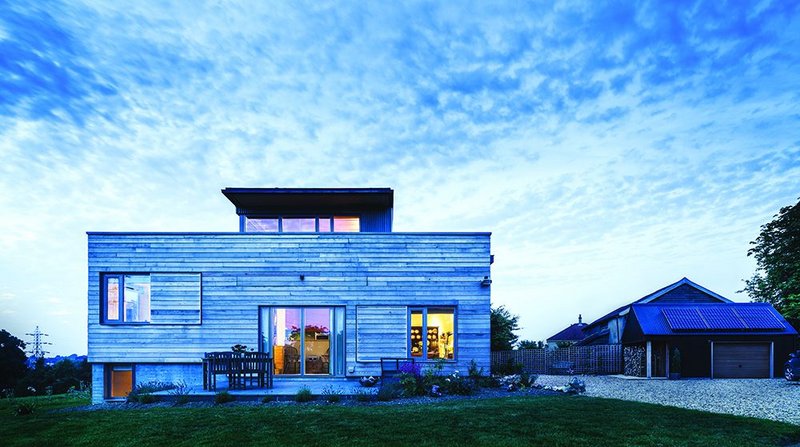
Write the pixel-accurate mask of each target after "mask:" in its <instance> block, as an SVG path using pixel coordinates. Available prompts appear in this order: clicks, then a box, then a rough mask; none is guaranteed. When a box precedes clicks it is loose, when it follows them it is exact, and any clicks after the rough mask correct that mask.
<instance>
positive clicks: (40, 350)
mask: <svg viewBox="0 0 800 447" xmlns="http://www.w3.org/2000/svg"><path fill="white" fill-rule="evenodd" d="M25 335H30V336H31V337H33V341H32V342H31V345H32V346H31V348H30V350H29V351H28V353H29V354H30V355H31V357H36V358H41V357H44V356H45V355H46V354H49V352H48V351H45V350H44V346H45V345H52V343H50V342H49V341H44V340H43V337H49V336H50V334H45V333H43V332H42V331H40V330H39V326H38V325H37V326H36V330H34V331H33V332H29V333H26V334H25Z"/></svg>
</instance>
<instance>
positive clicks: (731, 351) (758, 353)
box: [711, 343, 771, 379]
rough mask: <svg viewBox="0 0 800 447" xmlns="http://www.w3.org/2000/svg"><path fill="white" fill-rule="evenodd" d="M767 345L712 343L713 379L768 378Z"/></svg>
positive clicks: (768, 356)
mask: <svg viewBox="0 0 800 447" xmlns="http://www.w3.org/2000/svg"><path fill="white" fill-rule="evenodd" d="M770 351H771V346H770V344H769V343H714V345H713V348H712V351H711V352H712V354H711V355H712V357H713V358H712V364H713V369H712V371H713V373H712V374H713V375H712V377H714V378H719V379H725V378H727V379H742V378H759V379H763V378H769V377H770V368H769V367H770Z"/></svg>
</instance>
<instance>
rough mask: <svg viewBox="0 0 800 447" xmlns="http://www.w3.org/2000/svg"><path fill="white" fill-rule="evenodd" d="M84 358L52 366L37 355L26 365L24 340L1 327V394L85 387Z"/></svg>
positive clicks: (87, 370) (88, 376) (88, 372)
mask: <svg viewBox="0 0 800 447" xmlns="http://www.w3.org/2000/svg"><path fill="white" fill-rule="evenodd" d="M91 377H92V374H91V367H90V366H89V363H88V361H87V360H85V359H84V360H83V361H82V362H80V363H75V362H73V361H71V360H68V359H64V360H61V361H59V362H58V363H56V364H55V365H53V366H48V365H46V364H45V359H44V358H42V357H40V358H37V359H36V362H35V363H34V364H33V366H32V367H30V368H29V367H28V364H27V356H26V355H25V342H23V341H22V340H20V339H19V338H17V337H14V336H13V335H11V334H10V333H9V332H8V331H6V330H0V397H8V396H32V395H45V394H63V393H66V392H67V391H69V390H70V389H75V390H80V389H84V388H87V387H88V386H89V384H90V383H91Z"/></svg>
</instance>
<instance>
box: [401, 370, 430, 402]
mask: <svg viewBox="0 0 800 447" xmlns="http://www.w3.org/2000/svg"><path fill="white" fill-rule="evenodd" d="M397 380H398V384H399V388H400V390H401V393H402V394H403V396H405V397H414V396H419V395H422V394H425V388H424V387H423V384H422V380H420V378H419V376H415V375H413V374H410V373H400V375H398V376H397Z"/></svg>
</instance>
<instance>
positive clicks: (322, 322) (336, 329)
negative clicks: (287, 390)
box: [260, 307, 345, 376]
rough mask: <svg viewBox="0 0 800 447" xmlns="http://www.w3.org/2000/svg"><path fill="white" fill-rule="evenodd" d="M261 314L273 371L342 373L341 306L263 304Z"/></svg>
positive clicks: (264, 342)
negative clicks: (273, 305)
mask: <svg viewBox="0 0 800 447" xmlns="http://www.w3.org/2000/svg"><path fill="white" fill-rule="evenodd" d="M260 318H261V321H260V327H261V331H262V332H261V346H260V348H261V350H263V351H269V352H270V353H271V354H272V359H273V367H274V368H275V370H274V372H275V374H290V375H295V374H297V375H322V374H324V375H335V376H343V375H344V374H345V371H344V360H345V350H344V346H345V345H344V307H262V308H261V317H260Z"/></svg>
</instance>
